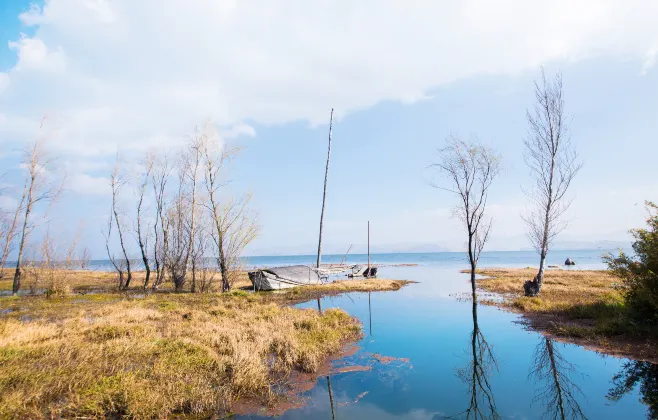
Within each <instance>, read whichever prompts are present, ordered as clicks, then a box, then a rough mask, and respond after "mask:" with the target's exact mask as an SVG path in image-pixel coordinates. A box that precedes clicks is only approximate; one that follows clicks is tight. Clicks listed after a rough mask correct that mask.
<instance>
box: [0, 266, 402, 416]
mask: <svg viewBox="0 0 658 420" xmlns="http://www.w3.org/2000/svg"><path fill="white" fill-rule="evenodd" d="M58 274H60V275H62V276H63V277H64V278H65V279H66V281H67V286H68V289H69V290H72V291H74V292H73V293H70V294H65V295H57V296H51V297H46V296H44V295H38V296H20V297H2V298H0V418H41V417H60V416H61V417H74V416H87V417H94V418H96V417H104V416H105V417H107V416H111V417H112V416H128V417H135V418H156V417H157V418H163V417H170V416H176V415H196V416H203V417H205V416H210V415H216V414H222V413H229V412H230V411H231V407H233V406H234V405H235V404H236V403H237V402H244V401H257V402H259V403H260V404H263V405H272V404H274V403H275V402H276V401H278V400H279V399H280V398H281V395H282V393H283V391H284V390H285V389H286V384H287V382H286V380H287V379H288V377H289V375H290V374H291V372H293V371H301V372H315V371H316V370H317V369H318V367H319V366H320V365H321V364H322V363H323V361H325V360H326V359H327V357H328V356H329V355H331V354H334V353H336V352H338V351H339V350H340V349H341V348H342V347H343V345H344V344H345V342H347V341H350V340H355V339H356V338H358V336H359V335H360V332H361V326H360V324H359V323H358V322H357V320H355V319H354V318H351V317H350V316H349V315H348V314H347V313H345V312H344V311H341V310H339V309H327V310H325V311H324V312H323V314H319V313H318V312H317V311H314V310H304V309H298V308H292V307H289V306H288V305H286V304H287V303H291V302H295V301H301V300H305V299H310V298H315V297H320V296H322V295H325V294H331V293H340V292H347V291H366V290H373V291H381V290H397V289H399V288H400V287H402V286H403V285H404V284H406V283H407V282H404V281H394V280H373V279H364V280H354V281H341V282H333V283H329V284H325V285H321V286H313V287H301V288H296V289H289V290H285V291H282V292H276V293H272V292H258V293H250V292H247V291H245V290H240V289H234V291H233V292H230V293H224V294H217V293H204V294H191V293H170V292H166V291H165V292H158V293H151V294H146V295H145V294H144V293H141V292H138V291H137V290H133V291H131V292H129V293H126V292H121V293H119V292H118V291H116V290H114V288H115V287H116V278H115V277H114V275H113V274H111V273H93V272H72V273H58ZM140 275H142V274H141V273H138V274H137V276H136V279H135V280H137V281H136V283H135V285H136V289H138V288H139V286H138V284H140V283H139V276H140ZM245 280H246V281H247V282H248V278H247V276H246V273H245V274H243V275H242V276H241V282H239V283H237V284H235V285H234V287H235V286H243V287H246V286H247V283H246V282H245ZM5 283H7V284H5ZM0 286H2V287H3V288H5V290H10V289H11V284H10V281H9V282H8V281H5V280H3V282H2V284H0ZM168 288H169V286H165V287H163V289H165V290H166V289H168ZM104 289H106V290H105V291H104V292H102V293H90V292H89V291H90V290H96V291H98V290H104ZM113 290H114V291H113Z"/></svg>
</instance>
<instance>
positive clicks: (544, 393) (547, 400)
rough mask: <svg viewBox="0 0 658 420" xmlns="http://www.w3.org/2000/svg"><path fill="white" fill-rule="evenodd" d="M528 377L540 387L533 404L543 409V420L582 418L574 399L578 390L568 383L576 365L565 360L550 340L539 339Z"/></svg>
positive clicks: (570, 382)
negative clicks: (548, 419) (539, 405)
mask: <svg viewBox="0 0 658 420" xmlns="http://www.w3.org/2000/svg"><path fill="white" fill-rule="evenodd" d="M533 361H534V365H533V366H532V370H531V372H530V377H533V378H535V379H536V380H537V381H538V382H540V383H544V386H543V387H541V388H539V389H538V390H537V393H536V394H535V398H534V400H533V402H534V401H539V402H541V404H542V405H543V406H544V407H545V408H546V411H545V412H544V415H543V417H544V418H550V419H559V420H565V419H584V418H585V415H584V414H583V411H582V410H581V408H580V404H579V403H578V400H577V397H578V396H579V395H582V391H581V390H580V388H579V387H578V385H576V384H575V383H574V382H573V381H572V380H571V375H573V374H575V373H576V372H577V371H576V368H577V367H576V365H574V364H573V363H570V362H569V361H567V360H566V359H565V358H564V356H562V354H560V352H559V349H558V348H557V347H556V346H555V343H554V342H553V340H551V339H550V338H545V337H544V338H542V339H541V341H540V342H539V344H538V345H537V347H536V348H535V353H534V357H533Z"/></svg>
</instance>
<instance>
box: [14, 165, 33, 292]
mask: <svg viewBox="0 0 658 420" xmlns="http://www.w3.org/2000/svg"><path fill="white" fill-rule="evenodd" d="M33 188H34V178H32V180H31V181H30V189H29V190H28V193H27V207H25V219H24V220H23V230H22V233H21V243H20V245H19V247H18V257H17V258H16V271H15V272H14V284H13V285H12V289H11V290H12V294H13V295H15V294H16V293H18V291H19V290H20V288H21V275H22V274H23V273H22V272H21V264H22V263H23V251H24V250H25V239H26V236H27V226H28V219H29V218H30V213H31V212H32V204H33V202H32V191H33Z"/></svg>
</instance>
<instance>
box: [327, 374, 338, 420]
mask: <svg viewBox="0 0 658 420" xmlns="http://www.w3.org/2000/svg"><path fill="white" fill-rule="evenodd" d="M327 389H328V390H329V406H331V420H336V410H335V409H334V394H333V392H331V377H330V376H328V375H327Z"/></svg>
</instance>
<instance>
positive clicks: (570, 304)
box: [478, 269, 658, 362]
mask: <svg viewBox="0 0 658 420" xmlns="http://www.w3.org/2000/svg"><path fill="white" fill-rule="evenodd" d="M478 273H479V274H481V275H483V276H487V277H488V278H486V279H482V280H478V286H479V288H480V289H483V290H486V291H490V292H495V293H498V294H500V295H502V297H503V299H502V300H501V301H498V300H489V301H486V303H489V304H494V305H498V306H502V307H505V308H508V309H511V310H513V311H516V312H520V313H523V314H524V315H525V317H526V319H527V320H528V322H529V324H530V326H531V327H533V328H535V329H537V330H540V331H542V332H545V333H548V334H551V335H553V336H555V337H558V338H562V339H567V340H568V341H572V342H577V343H578V344H581V345H585V346H588V347H592V348H595V349H597V350H600V351H602V352H605V353H608V354H615V355H623V356H627V357H633V358H636V359H646V360H651V361H654V362H655V361H658V347H657V344H658V329H657V328H652V327H643V326H639V325H637V324H636V323H635V322H633V321H632V320H631V318H630V317H629V316H628V311H627V308H626V307H625V305H624V301H623V299H622V295H621V293H620V291H619V290H618V289H617V288H616V286H617V285H618V283H619V279H617V278H616V277H614V276H612V275H611V274H610V273H609V272H607V271H590V270H560V269H555V270H553V269H552V270H547V271H546V274H545V279H544V285H543V287H542V291H541V294H540V296H538V297H525V296H523V282H524V281H526V280H529V279H532V278H533V277H534V276H535V275H536V274H537V273H536V270H534V269H485V270H479V271H478Z"/></svg>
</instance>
